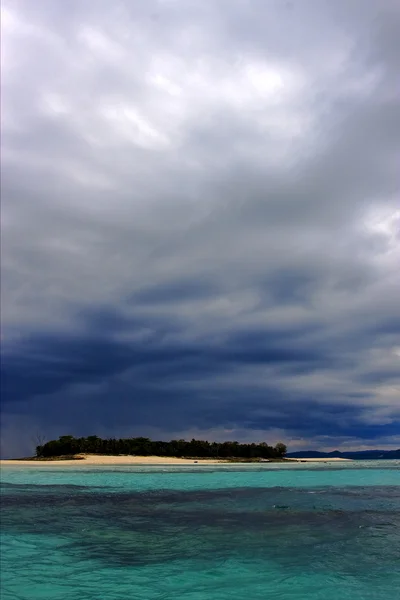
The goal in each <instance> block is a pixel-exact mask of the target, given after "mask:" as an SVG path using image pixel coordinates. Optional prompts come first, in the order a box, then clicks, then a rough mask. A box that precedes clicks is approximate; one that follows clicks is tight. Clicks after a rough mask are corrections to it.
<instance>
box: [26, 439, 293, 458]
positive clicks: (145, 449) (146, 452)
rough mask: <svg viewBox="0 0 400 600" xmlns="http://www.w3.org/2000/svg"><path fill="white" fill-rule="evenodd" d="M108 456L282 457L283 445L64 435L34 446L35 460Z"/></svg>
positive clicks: (284, 447)
mask: <svg viewBox="0 0 400 600" xmlns="http://www.w3.org/2000/svg"><path fill="white" fill-rule="evenodd" d="M84 453H85V454H108V455H121V454H122V455H133V456H177V457H198V458H231V457H237V458H283V457H284V456H285V455H286V446H285V444H282V443H281V442H280V443H279V444H276V446H274V447H272V446H268V444H266V443H265V442H262V443H261V444H239V442H222V443H219V442H207V441H203V440H191V441H190V442H187V441H186V440H171V441H170V442H161V441H152V440H150V439H149V438H144V437H139V438H124V439H115V438H109V439H102V438H99V437H97V436H96V435H91V436H89V437H86V438H84V437H82V438H75V437H73V436H72V435H63V436H61V437H60V438H59V439H58V440H51V441H49V442H47V443H46V444H43V445H42V446H37V448H36V455H37V456H38V457H48V456H64V455H74V454H84Z"/></svg>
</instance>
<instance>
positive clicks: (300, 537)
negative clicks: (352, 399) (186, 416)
mask: <svg viewBox="0 0 400 600" xmlns="http://www.w3.org/2000/svg"><path fill="white" fill-rule="evenodd" d="M1 499H2V503H1V536H2V538H1V600H11V599H13V600H14V599H18V600H28V599H29V600H34V599H35V600H36V599H39V598H40V599H41V600H45V599H46V600H47V599H48V600H111V599H112V600H117V599H124V600H125V599H140V600H155V599H157V600H170V599H171V600H177V599H183V600H186V599H187V600H205V599H210V600H228V599H232V600H236V599H237V600H239V599H240V600H244V599H248V600H259V599H260V600H261V599H262V600H266V599H269V598H271V599H274V600H283V599H285V600H286V599H287V600H289V599H290V600H306V599H307V600H309V599H311V600H313V599H320V600H350V599H351V600H361V599H362V600H381V599H382V600H383V599H385V600H396V599H400V463H399V462H397V461H392V462H391V463H389V462H388V463H383V462H382V463H346V464H344V465H338V466H335V467H332V466H328V465H323V466H315V465H312V466H310V465H296V466H295V465H293V466H285V467H284V468H277V467H275V466H272V467H271V466H268V465H267V466H262V467H260V466H249V465H246V466H243V467H241V468H238V467H226V468H225V467H220V466H218V467H214V468H213V467H203V466H201V465H196V467H187V466H185V467H169V468H166V467H162V468H161V467H160V468H159V467H142V468H141V467H135V468H134V467H92V468H90V467H82V466H81V465H80V466H79V467H77V468H74V467H61V466H58V465H57V466H54V467H52V466H51V467H50V466H44V467H38V466H35V467H31V468H24V467H11V466H6V467H4V468H3V469H2V473H1Z"/></svg>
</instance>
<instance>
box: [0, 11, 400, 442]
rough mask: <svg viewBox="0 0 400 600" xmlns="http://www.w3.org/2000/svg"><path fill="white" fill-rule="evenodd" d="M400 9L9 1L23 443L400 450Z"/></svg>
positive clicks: (10, 284) (9, 314)
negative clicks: (43, 437)
mask: <svg viewBox="0 0 400 600" xmlns="http://www.w3.org/2000/svg"><path fill="white" fill-rule="evenodd" d="M399 23H400V10H399V6H398V3H397V2H391V1H389V0H388V1H387V2H385V3H381V4H379V5H378V4H377V3H376V2H372V1H365V0H364V1H362V2H361V1H358V0H352V1H351V2H348V1H344V0H343V1H338V2H316V1H311V0H309V1H304V2H302V3H301V5H300V4H298V3H291V2H278V1H276V2H275V1H272V0H271V2H268V3H265V2H262V1H261V0H260V1H258V0H253V1H252V2H244V1H242V0H229V1H228V0H218V1H217V2H213V3H204V2H200V1H197V0H196V1H195V0H193V1H190V0H189V1H185V2H183V1H180V0H163V1H161V0H160V1H158V2H156V1H150V2H146V3H143V2H128V1H116V2H113V3H110V2H103V1H102V0H96V1H95V0H93V1H88V2H85V3H82V2H78V1H74V0H72V1H71V2H69V3H68V6H67V5H64V4H62V3H55V2H52V1H51V0H38V1H37V2H35V3H31V2H28V1H27V0H20V1H17V0H14V1H13V2H8V1H7V0H5V1H4V2H3V6H2V38H3V39H2V84H3V85H2V87H3V91H2V172H1V187H2V218H3V219H2V220H3V226H2V242H3V243H2V271H3V275H2V322H3V323H2V331H3V341H2V352H3V359H2V398H3V415H2V428H3V444H4V448H3V449H2V452H4V453H10V452H11V451H13V452H15V451H16V445H15V442H13V441H12V439H13V437H14V436H15V435H16V432H17V433H18V432H19V434H18V435H19V437H20V438H21V440H22V439H23V440H26V439H27V432H28V430H29V429H33V428H36V429H37V428H39V429H43V430H45V431H46V432H47V433H48V435H55V434H57V433H58V432H60V433H62V432H63V431H64V429H65V428H67V429H69V430H70V431H73V432H76V433H82V434H84V433H85V432H88V431H89V430H90V431H94V429H95V430H96V432H100V433H103V434H107V435H108V434H110V435H112V434H119V433H122V432H126V431H127V430H128V429H129V430H132V432H135V433H140V432H148V433H149V434H151V435H153V434H154V435H157V436H169V435H175V434H176V435H179V436H185V435H205V436H206V435H208V436H209V437H210V436H213V437H220V438H221V439H227V437H231V436H233V437H235V436H236V437H238V438H241V439H258V438H260V437H263V438H267V439H271V440H272V441H274V440H275V441H276V440H277V439H278V438H279V437H283V438H285V439H286V440H288V441H289V443H291V445H292V447H293V449H295V448H301V447H305V445H308V446H310V447H311V446H314V447H315V446H317V445H319V446H321V447H332V446H337V445H342V446H343V447H347V448H348V447H351V446H354V447H362V446H365V445H368V444H371V445H372V444H373V445H375V446H376V445H379V444H382V445H385V446H391V445H392V446H393V445H394V446H396V445H397V446H398V445H399V442H400V368H399V367H400V362H399V361H400V331H399V322H400V310H399V294H400V277H399V264H400V212H399V210H400V207H399V201H398V196H399V194H398V192H399V184H398V174H397V172H398V164H399V158H400V136H399V135H398V131H399V129H400V111H399V107H398V85H397V79H398V78H397V73H398V71H399V68H400V60H399V56H400V48H399V45H400V43H399V39H400V35H399V33H400V26H399ZM94 415H95V416H94ZM128 423H131V424H130V425H128ZM4 440H5V441H4ZM21 444H25V446H24V445H21V451H22V449H23V448H26V444H27V442H26V441H25V442H21Z"/></svg>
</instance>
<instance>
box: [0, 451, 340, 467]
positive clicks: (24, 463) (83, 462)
mask: <svg viewBox="0 0 400 600" xmlns="http://www.w3.org/2000/svg"><path fill="white" fill-rule="evenodd" d="M349 461H350V459H347V458H330V459H327V458H287V459H285V460H284V461H282V462H275V461H271V462H269V461H261V462H241V461H239V460H238V462H234V461H232V460H224V459H222V458H221V459H218V458H204V459H195V458H176V457H169V456H168V457H167V456H108V455H100V454H86V455H84V454H81V455H77V457H76V458H74V459H66V460H23V459H22V460H18V459H2V460H0V466H1V467H3V466H21V467H38V466H46V465H51V466H76V467H80V466H82V467H84V466H134V465H155V466H156V465H157V466H172V465H193V464H197V465H268V464H271V465H284V464H288V463H308V462H310V463H318V462H322V463H331V462H349ZM350 462H351V461H350Z"/></svg>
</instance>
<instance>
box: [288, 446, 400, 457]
mask: <svg viewBox="0 0 400 600" xmlns="http://www.w3.org/2000/svg"><path fill="white" fill-rule="evenodd" d="M287 457H288V458H350V459H352V460H390V459H397V460H400V448H399V449H398V450H360V451H358V452H339V450H334V451H333V452H317V451H315V450H309V451H307V452H301V451H299V452H289V453H288V454H287Z"/></svg>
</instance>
